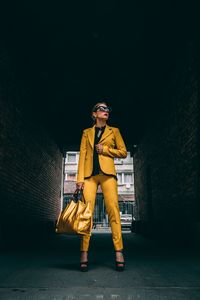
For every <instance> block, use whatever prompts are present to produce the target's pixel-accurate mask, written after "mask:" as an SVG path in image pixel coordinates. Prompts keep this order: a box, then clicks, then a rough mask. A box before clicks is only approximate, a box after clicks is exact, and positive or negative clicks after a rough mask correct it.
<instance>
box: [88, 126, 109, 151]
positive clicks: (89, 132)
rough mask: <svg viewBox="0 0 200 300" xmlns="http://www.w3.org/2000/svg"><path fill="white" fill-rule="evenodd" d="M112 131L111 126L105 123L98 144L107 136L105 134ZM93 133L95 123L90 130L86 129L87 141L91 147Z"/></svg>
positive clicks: (107, 134) (92, 145)
mask: <svg viewBox="0 0 200 300" xmlns="http://www.w3.org/2000/svg"><path fill="white" fill-rule="evenodd" d="M111 133H112V128H111V127H110V126H108V125H107V124H106V128H105V130H104V132H103V134H102V136H101V139H100V141H99V144H100V143H101V142H102V141H103V140H104V139H105V138H107V136H109V135H110V134H111ZM94 135H95V125H94V126H92V127H91V128H90V130H89V131H88V139H89V142H90V144H91V147H92V148H94Z"/></svg>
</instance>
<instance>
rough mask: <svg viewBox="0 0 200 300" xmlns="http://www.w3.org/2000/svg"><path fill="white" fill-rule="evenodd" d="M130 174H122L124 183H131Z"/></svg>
mask: <svg viewBox="0 0 200 300" xmlns="http://www.w3.org/2000/svg"><path fill="white" fill-rule="evenodd" d="M132 182H133V181H132V174H131V173H124V183H132Z"/></svg>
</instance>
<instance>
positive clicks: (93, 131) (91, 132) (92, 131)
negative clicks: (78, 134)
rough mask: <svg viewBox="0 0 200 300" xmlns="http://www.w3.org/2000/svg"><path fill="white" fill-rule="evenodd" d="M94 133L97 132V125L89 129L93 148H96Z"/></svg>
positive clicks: (89, 137)
mask: <svg viewBox="0 0 200 300" xmlns="http://www.w3.org/2000/svg"><path fill="white" fill-rule="evenodd" d="M94 134H95V125H94V126H92V127H91V128H90V130H89V131H88V139H89V142H90V144H91V147H92V148H94Z"/></svg>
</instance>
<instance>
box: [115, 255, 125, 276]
mask: <svg viewBox="0 0 200 300" xmlns="http://www.w3.org/2000/svg"><path fill="white" fill-rule="evenodd" d="M115 252H121V253H123V252H122V250H116V251H115ZM115 268H116V271H124V269H125V260H124V261H117V260H115Z"/></svg>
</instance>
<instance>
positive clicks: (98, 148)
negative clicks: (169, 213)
mask: <svg viewBox="0 0 200 300" xmlns="http://www.w3.org/2000/svg"><path fill="white" fill-rule="evenodd" d="M95 147H96V150H97V153H99V154H102V153H103V145H102V144H97V145H95Z"/></svg>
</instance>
